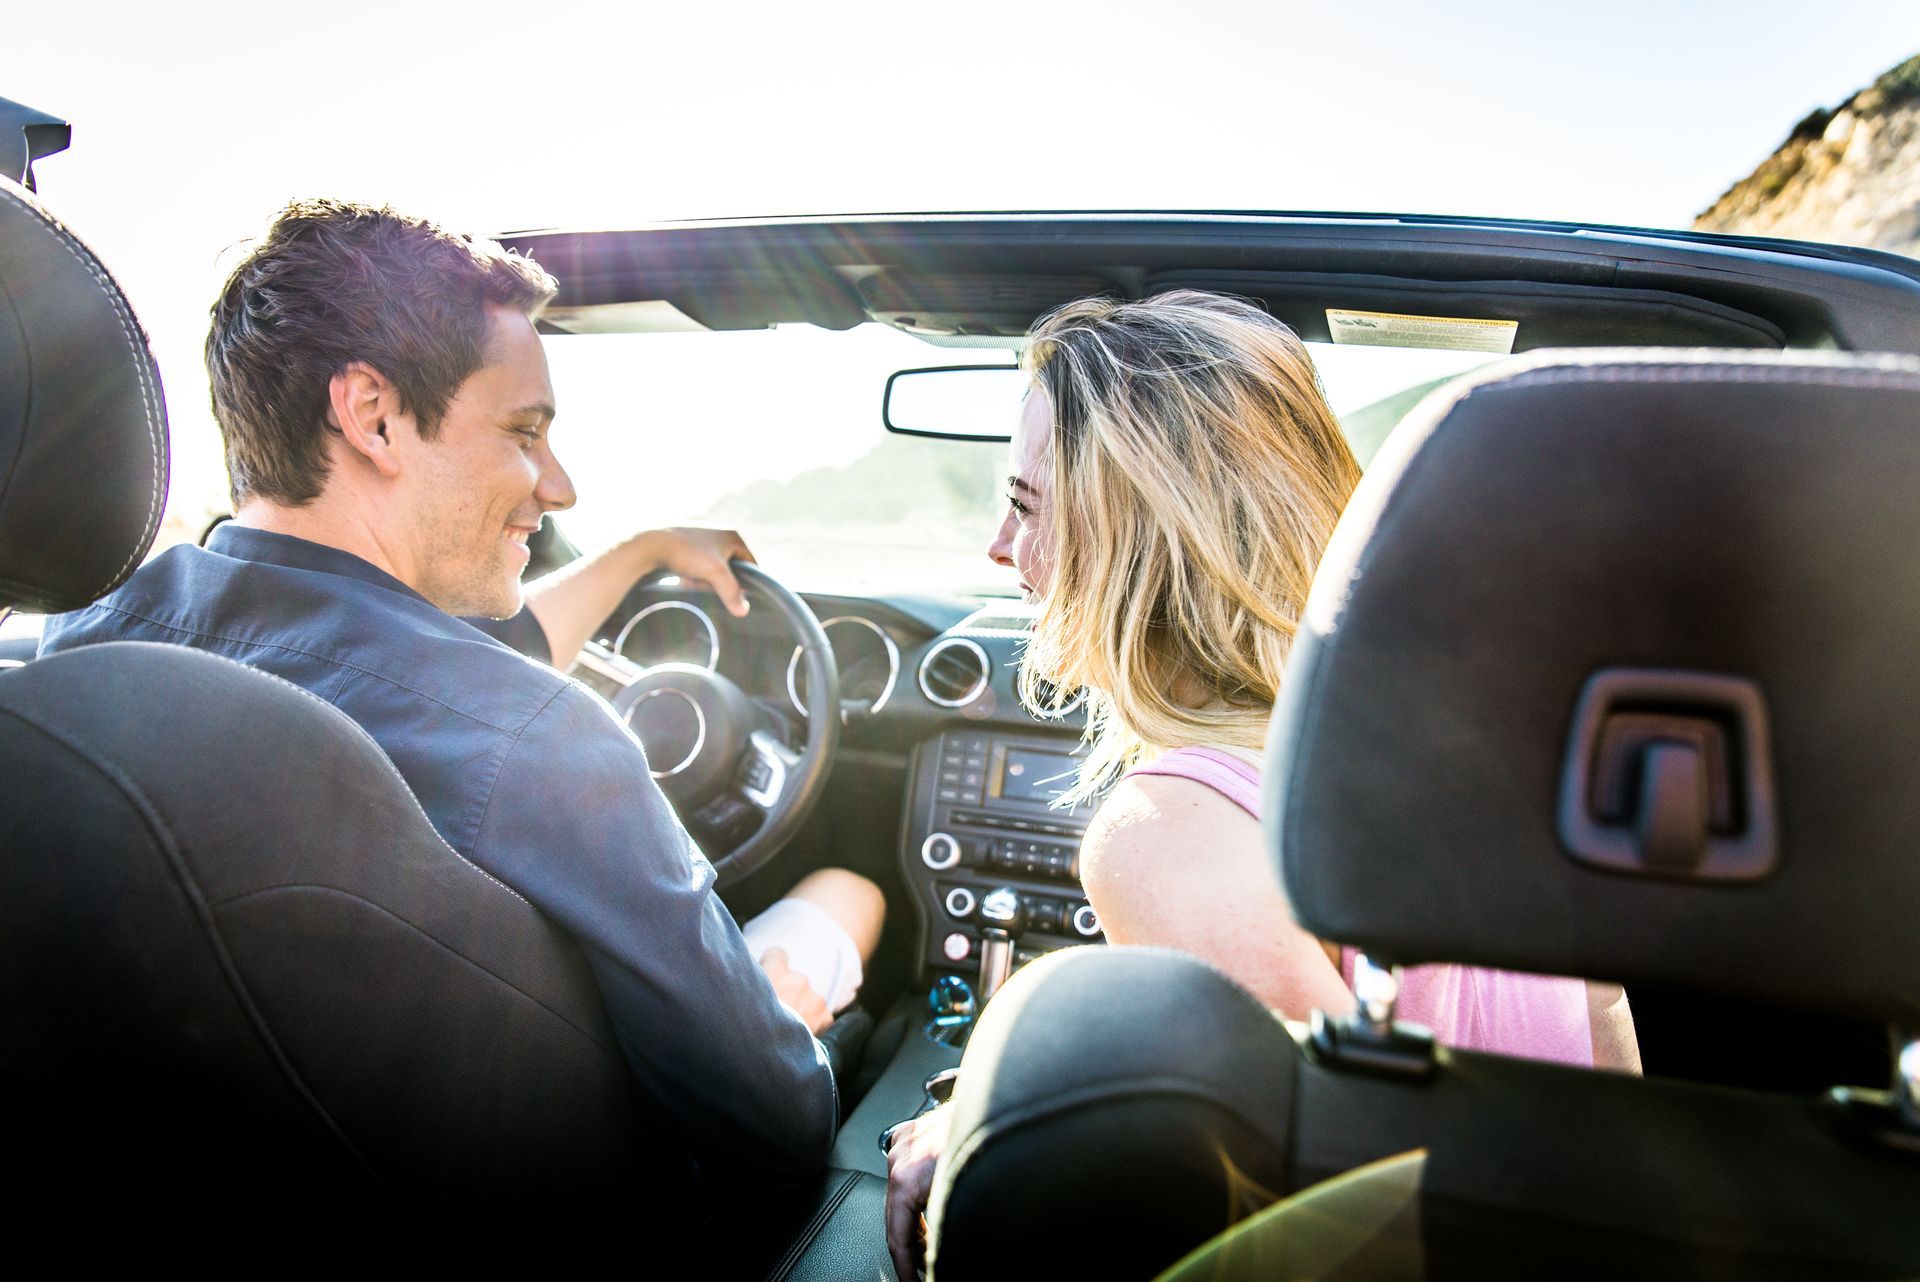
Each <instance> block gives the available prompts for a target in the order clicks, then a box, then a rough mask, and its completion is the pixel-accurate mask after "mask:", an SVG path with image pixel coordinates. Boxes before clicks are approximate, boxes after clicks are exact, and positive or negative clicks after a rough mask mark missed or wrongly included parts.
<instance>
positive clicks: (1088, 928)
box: [1073, 904, 1100, 939]
mask: <svg viewBox="0 0 1920 1282" xmlns="http://www.w3.org/2000/svg"><path fill="white" fill-rule="evenodd" d="M1073 929H1074V932H1075V933H1076V934H1078V935H1080V936H1082V937H1083V938H1086V939H1092V938H1093V937H1094V936H1095V935H1097V934H1099V933H1100V914H1099V913H1096V912H1095V911H1093V905H1092V904H1081V905H1080V906H1079V907H1078V908H1076V909H1074V910H1073Z"/></svg>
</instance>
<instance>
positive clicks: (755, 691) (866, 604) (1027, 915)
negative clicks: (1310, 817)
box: [577, 580, 1101, 981]
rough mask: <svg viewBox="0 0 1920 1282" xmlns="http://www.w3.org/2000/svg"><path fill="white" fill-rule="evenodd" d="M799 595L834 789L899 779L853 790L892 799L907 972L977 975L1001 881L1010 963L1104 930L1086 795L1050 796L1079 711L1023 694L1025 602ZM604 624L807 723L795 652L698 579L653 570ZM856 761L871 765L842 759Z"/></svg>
mask: <svg viewBox="0 0 1920 1282" xmlns="http://www.w3.org/2000/svg"><path fill="white" fill-rule="evenodd" d="M803 595H804V599H805V600H806V602H807V604H808V605H809V607H811V608H812V610H813V612H814V614H815V616H816V617H817V618H819V619H820V621H821V625H822V627H823V629H824V630H825V632H826V634H827V637H828V640H829V641H830V642H831V644H832V646H833V653H834V660H835V663H836V666H837V667H838V669H839V675H840V682H841V715H842V720H843V728H842V733H841V740H840V749H839V758H838V759H837V762H836V764H837V766H838V767H840V769H841V771H843V772H844V773H845V774H846V775H847V776H848V780H849V781H848V782H847V783H846V784H844V785H843V786H844V787H847V788H860V787H880V786H884V787H885V788H886V789H887V790H888V792H889V793H894V794H897V795H890V796H887V797H866V798H863V799H862V801H861V804H864V805H866V806H868V807H869V808H874V807H876V806H877V805H878V804H879V803H881V802H883V801H884V802H886V803H889V804H892V805H895V806H897V807H898V809H899V826H898V837H897V849H895V850H894V851H893V852H892V864H893V867H894V868H895V869H896V870H897V872H898V874H899V877H900V879H901V882H902V883H903V884H904V887H905V891H906V895H907V898H908V899H909V901H910V902H911V906H912V914H913V918H914V920H913V922H912V930H911V935H912V938H913V941H914V944H913V948H914V957H915V967H916V972H917V976H918V977H919V978H921V979H926V978H929V977H933V976H937V975H942V974H952V975H959V976H961V977H963V978H966V979H968V980H970V981H971V980H972V979H973V978H974V976H975V975H977V973H978V970H979V960H980V952H981V939H982V934H981V932H982V905H983V901H984V900H985V899H986V898H987V896H988V895H989V894H991V893H992V892H993V891H996V890H999V889H1002V888H1005V889H1007V890H1010V891H1012V892H1013V894H1014V895H1015V896H1017V899H1018V903H1019V905H1020V910H1021V911H1020V917H1021V919H1022V920H1021V923H1020V927H1019V929H1018V931H1017V941H1016V946H1015V952H1014V956H1015V962H1016V964H1019V963H1022V962H1025V961H1028V960H1030V959H1032V958H1033V957H1035V956H1038V955H1040V954H1042V953H1045V952H1048V951H1051V950H1053V949H1056V948H1062V947H1066V946H1068V945H1071V944H1082V943H1089V942H1094V941H1098V940H1099V939H1101V933H1100V927H1099V921H1098V919H1097V917H1096V916H1095V914H1094V911H1093V909H1092V908H1091V907H1090V906H1089V905H1088V903H1087V901H1086V897H1085V896H1084V895H1083V894H1082V893H1081V890H1080V883H1079V852H1080V841H1081V838H1082V836H1083V834H1084V833H1085V831H1086V826H1087V821H1088V819H1089V818H1090V816H1091V813H1092V807H1091V806H1089V805H1086V804H1082V805H1080V806H1078V807H1075V808H1071V809H1068V808H1061V807H1059V806H1057V805H1055V804H1054V803H1055V799H1056V797H1057V796H1058V795H1059V794H1060V793H1061V792H1062V791H1063V790H1064V789H1065V787H1066V786H1067V783H1068V781H1069V778H1070V776H1071V774H1072V772H1073V770H1074V769H1075V766H1076V764H1077V763H1076V753H1077V751H1078V749H1079V745H1080V737H1081V734H1082V732H1083V730H1084V729H1085V724H1086V723H1085V718H1084V714H1083V711H1082V708H1081V701H1080V700H1078V699H1072V698H1068V699H1060V698H1057V697H1056V698H1055V699H1053V700H1051V701H1050V702H1051V703H1053V704H1056V705H1059V706H1057V707H1043V708H1030V707H1029V706H1027V704H1026V703H1024V702H1023V701H1022V699H1021V696H1020V690H1019V675H1020V661H1021V655H1022V652H1023V650H1024V648H1025V643H1026V639H1027V634H1028V630H1029V628H1030V627H1031V624H1032V611H1031V610H1030V609H1029V608H1028V607H1026V606H1024V605H1022V604H1021V603H1018V602H1011V601H995V602H991V603H989V604H987V605H985V606H982V605H981V604H980V602H978V601H977V600H953V599H948V598H939V597H911V596H902V597H891V598H870V597H850V596H834V595H827V594H814V593H807V594H803ZM602 633H603V635H601V636H600V637H599V640H600V641H601V642H602V644H604V645H606V646H607V647H608V648H610V649H613V650H616V651H618V652H619V653H620V654H621V655H622V656H624V657H625V658H627V659H629V660H631V661H633V662H634V663H637V664H640V665H642V666H651V665H654V664H658V663H666V662H678V663H690V664H695V665H698V666H701V667H705V668H708V669H709V670H712V671H716V672H718V673H720V674H721V675H723V676H725V677H727V678H728V679H729V680H731V681H732V682H734V683H735V684H736V685H738V686H739V687H740V688H741V689H742V690H743V691H745V692H746V693H747V694H748V695H749V696H750V697H751V698H753V699H754V700H755V701H756V702H758V703H760V704H761V705H762V706H764V707H766V708H768V709H770V710H778V711H779V713H780V714H781V715H782V716H783V717H784V718H786V719H787V720H788V722H789V723H791V724H792V725H793V726H794V727H795V728H796V732H797V735H803V734H804V725H803V718H804V717H805V715H806V714H805V707H806V684H805V682H806V676H805V671H804V666H803V665H801V664H799V663H798V662H796V660H797V659H798V657H799V648H798V646H797V645H796V644H795V642H794V639H793V638H792V637H791V636H790V635H788V634H787V632H786V631H785V629H784V626H783V625H782V624H781V623H780V622H779V620H778V619H776V618H775V617H774V613H773V612H772V611H770V610H769V611H762V612H758V613H751V614H749V615H748V616H747V617H746V618H744V619H736V618H734V617H733V616H731V615H729V614H727V613H726V612H725V611H724V610H723V609H722V608H721V607H720V606H719V603H718V602H717V600H715V599H714V598H713V597H712V596H711V594H708V593H705V592H701V591H696V590H692V589H687V588H683V587H681V586H679V585H677V584H675V583H674V582H673V581H671V580H668V581H666V582H664V583H655V584H650V585H648V586H646V587H644V588H641V589H638V590H636V592H635V593H634V594H633V595H631V596H630V597H629V598H628V600H627V602H625V603H624V604H623V606H622V608H621V610H620V611H619V612H618V613H616V614H615V615H614V616H612V617H611V618H609V619H608V621H607V623H606V625H605V626H604V627H603V629H602ZM577 675H580V676H581V677H582V679H583V680H587V681H588V682H589V684H595V680H594V678H593V676H592V674H590V673H585V672H581V673H578V674H577ZM602 692H603V693H611V691H609V690H606V689H605V688H603V691H602ZM856 764H857V765H863V766H868V767H872V768H871V769H867V770H861V771H857V772H856V771H854V770H850V769H847V767H849V766H850V765H856ZM869 780H871V781H876V782H874V783H871V784H869V783H867V782H865V781H869ZM877 781H884V783H881V782H877ZM1002 902H1004V900H1003V901H1002Z"/></svg>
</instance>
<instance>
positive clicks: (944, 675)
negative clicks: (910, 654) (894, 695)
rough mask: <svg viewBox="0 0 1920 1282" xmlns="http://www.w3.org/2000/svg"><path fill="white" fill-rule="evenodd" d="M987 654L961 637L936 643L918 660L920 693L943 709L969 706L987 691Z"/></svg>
mask: <svg viewBox="0 0 1920 1282" xmlns="http://www.w3.org/2000/svg"><path fill="white" fill-rule="evenodd" d="M991 671H992V665H991V664H989V663H988V661H987V652H986V651H985V650H982V649H981V648H980V646H979V644H978V643H977V642H973V641H969V640H967V639H966V638H965V637H948V638H946V639H945V640H944V641H936V642H935V643H934V646H933V648H932V649H931V650H928V651H927V655H926V657H925V658H924V659H922V660H920V670H919V673H918V680H919V682H920V693H921V694H924V695H926V696H927V698H928V699H929V700H930V701H932V702H934V703H937V704H939V705H940V706H941V707H943V708H958V707H961V706H963V705H965V704H969V703H972V702H973V701H974V700H975V699H978V698H979V697H980V694H981V692H982V691H984V690H985V689H986V688H987V676H988V674H989V673H990V672H991Z"/></svg>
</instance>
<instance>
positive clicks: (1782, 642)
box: [1266, 351, 1920, 1027]
mask: <svg viewBox="0 0 1920 1282" xmlns="http://www.w3.org/2000/svg"><path fill="white" fill-rule="evenodd" d="M1916 493H1920V362H1916V361H1914V360H1912V359H1910V358H1894V357H1850V356H1840V355H1828V354H1792V355H1755V354H1748V353H1717V352H1660V351H1646V352H1620V351H1606V352H1570V353H1568V352H1563V353H1558V354H1552V355H1548V356H1545V357H1543V358H1539V359H1533V358H1528V359H1522V360H1519V361H1515V362H1511V363H1507V364H1504V365H1502V366H1500V367H1497V368H1496V369H1493V370H1489V371H1487V372H1485V373H1483V374H1481V375H1478V376H1476V377H1474V378H1472V379H1471V380H1469V381H1468V382H1466V383H1465V384H1463V385H1462V386H1460V387H1458V388H1456V389H1451V390H1448V391H1445V392H1441V393H1438V394H1436V396H1435V397H1434V398H1432V399H1430V400H1429V401H1428V402H1427V403H1426V404H1425V405H1423V406H1422V407H1421V408H1420V409H1419V410H1416V411H1415V413H1414V415H1413V416H1412V417H1411V418H1410V419H1409V420H1408V421H1407V422H1406V423H1404V424H1403V425H1402V426H1401V427H1400V428H1399V429H1398V430H1397V431H1396V432H1395V434H1394V436H1393V437H1392V438H1390V439H1389V441H1388V443H1387V445H1386V447H1385V448H1384V449H1383V450H1382V452H1381V455H1380V457H1379V458H1378V459H1377V460H1376V461H1375V463H1374V464H1373V467H1372V469H1371V470H1370V471H1369V473H1368V475H1367V477H1366V479H1365V481H1364V482H1363V483H1362V484H1361V487H1360V490H1359V492H1358V493H1357V494H1356V495H1355V497H1354V501H1353V503H1352V505H1351V506H1350V508H1349V509H1348V511H1347V513H1346V515H1345V516H1344V517H1343V518H1342V521H1341V523H1340V526H1339V529H1338V531H1337V533H1336V534H1335V536H1334V539H1333V542H1332V545H1331V546H1330V548H1329V549H1328V552H1327V555H1326V558H1325V560H1324V561H1323V562H1322V564H1321V567H1320V570H1319V574H1318V576H1317V577H1316V580H1315V583H1314V587H1313V591H1312V593H1311V595H1310V598H1309V601H1308V605H1307V608H1306V613H1305V623H1306V626H1305V627H1303V629H1302V631H1301V635H1300V637H1299V640H1298V641H1297V643H1296V645H1295V649H1294V651H1293V655H1292V658H1291V660H1290V662H1289V665H1288V671H1287V675H1286V682H1285V690H1284V692H1283V694H1282V697H1281V702H1280V705H1279V707H1278V708H1277V709H1276V712H1275V719H1274V725H1273V732H1272V737H1271V740H1270V744H1269V748H1270V753H1269V769H1268V771H1267V789H1268V791H1267V797H1266V813H1267V817H1268V831H1269V835H1270V837H1271V838H1272V840H1273V841H1274V842H1275V843H1276V846H1277V853H1278V856H1279V859H1280V862H1281V868H1282V873H1283V876H1284V878H1285V882H1286V888H1287V892H1288V894H1289V896H1290V897H1291V899H1292V902H1293V904H1294V906H1295V909H1296V911H1297V912H1298V914H1299V916H1300V918H1301V920H1302V921H1303V923H1304V924H1305V925H1306V926H1307V928H1308V929H1310V930H1312V931H1313V932H1314V933H1316V934H1318V935H1320V936H1322V937H1324V938H1327V939H1333V940H1338V941H1341V942H1343V943H1348V944H1353V945H1356V946H1359V947H1361V948H1363V949H1366V950H1367V951H1369V952H1370V953H1373V954H1377V955H1379V956H1381V957H1383V958H1386V959H1389V960H1392V961H1396V962H1401V963H1415V962H1423V961H1441V960H1444V961H1456V962H1465V963H1471V964H1480V965H1489V966H1500V967H1507V968H1512V969H1517V970H1531V971H1539V972H1546V973H1555V974H1569V975H1583V976H1587V977H1591V978H1603V979H1614V980H1620V981H1624V982H1626V983H1628V984H1632V983H1635V982H1645V983H1653V984H1659V985H1668V986H1674V987H1686V988H1691V989H1694V990H1696V991H1701V992H1709V993H1719V994H1723V995H1728V996H1736V997H1748V998H1754V999H1759V1000H1764V1001H1768V1002H1771V1003H1775V1004H1780V1005H1788V1006H1802V1007H1806V1008H1812V1009H1825V1010H1829V1011H1833V1012H1835V1013H1847V1014H1852V1015H1855V1016H1859V1017H1863V1018H1869V1019H1874V1020H1879V1021H1883V1022H1898V1023H1903V1024H1906V1025H1907V1026H1909V1027H1912V1026H1920V931H1917V930H1915V929H1914V927H1913V916H1914V911H1915V906H1916V905H1920V785H1916V780H1920V499H1917V498H1916Z"/></svg>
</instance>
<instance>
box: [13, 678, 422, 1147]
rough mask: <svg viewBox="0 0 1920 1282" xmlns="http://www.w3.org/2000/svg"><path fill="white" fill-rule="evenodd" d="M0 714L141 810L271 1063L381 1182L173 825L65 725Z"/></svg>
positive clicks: (17, 714)
mask: <svg viewBox="0 0 1920 1282" xmlns="http://www.w3.org/2000/svg"><path fill="white" fill-rule="evenodd" d="M0 715H5V716H10V717H12V718H14V719H15V720H16V721H19V722H21V723H22V724H24V725H26V726H29V727H31V728H32V729H34V730H37V731H39V732H40V733H41V734H43V735H45V736H46V737H47V738H49V739H52V740H53V741H54V742H55V743H58V744H60V745H61V746H62V747H64V748H66V749H67V751H69V752H71V753H73V754H74V755H75V756H76V757H79V758H80V759H81V760H82V761H83V762H85V763H86V764H87V765H89V766H91V767H92V768H93V769H95V770H97V771H99V772H100V773H101V774H102V775H104V776H106V777H107V778H108V779H110V780H111V781H112V782H113V783H114V784H115V785H116V786H117V787H118V788H119V790H120V794H121V795H122V796H123V797H125V798H126V799H127V801H129V802H130V803H132V805H133V807H134V810H135V812H136V813H137V814H139V815H140V817H141V819H142V821H143V822H144V823H145V824H146V825H147V828H148V831H150V832H151V833H152V834H153V835H154V837H155V838H156V839H158V842H159V846H160V849H161V851H162V852H163V853H164V855H165V856H166V860H167V864H168V867H169V868H170V869H171V871H172V873H173V876H174V881H175V883H176V885H177V886H178V887H179V889H180V891H181V893H182V894H183V895H184V896H185V897H186V900H187V902H188V904H189V905H190V907H191V908H192V910H193V913H194V916H195V917H196V918H197V919H198V920H199V922H200V928H201V931H202V932H203V933H204V935H205V937H206V940H207V945H208V947H209V948H210V949H211V950H212V952H213V954H214V959H215V961H216V962H217V964H218V965H219V967H220V969H221V972H222V973H223V974H224V975H225V976H226V978H227V983H228V985H229V987H230V988H231V989H232V991H233V995H234V997H235V999H236V1000H237V1001H239V1003H240V1006H241V1009H242V1010H243V1011H245V1013H246V1016H247V1022H248V1023H249V1024H251V1025H252V1026H253V1030H254V1035H255V1036H257V1037H258V1038H260V1040H261V1042H262V1043H264V1045H265V1047H266V1049H267V1053H268V1054H269V1055H271V1056H272V1057H273V1059H274V1062H275V1063H276V1064H278V1065H279V1067H280V1071H281V1072H282V1073H284V1074H285V1075H286V1076H287V1078H288V1080H289V1082H290V1083H291V1085H292V1086H293V1088H294V1089H295V1090H296V1091H297V1092H298V1093H299V1094H300V1096H301V1097H302V1098H303V1099H305V1100H306V1102H307V1104H308V1106H309V1107H310V1108H312V1109H313V1110H314V1112H315V1113H317V1114H318V1115H319V1117H320V1120H321V1121H322V1122H323V1123H324V1124H325V1125H326V1127H327V1129H328V1130H330V1131H332V1132H333V1135H334V1138H336V1139H338V1140H339V1141H340V1143H341V1144H342V1145H343V1146H345V1148H346V1150H347V1151H348V1152H349V1153H351V1154H352V1155H353V1156H354V1158H355V1159H356V1160H357V1161H358V1162H359V1163H360V1165H361V1167H362V1168H363V1169H364V1170H365V1171H366V1173H367V1176H368V1178H370V1179H372V1180H373V1181H374V1182H375V1183H376V1184H381V1183H384V1181H382V1180H381V1178H380V1176H379V1174H378V1173H377V1172H375V1171H374V1169H373V1166H372V1164H371V1163H370V1162H368V1160H367V1158H366V1156H365V1155H364V1154H362V1153H361V1152H360V1149H359V1147H358V1146H357V1145H356V1144H354V1142H353V1140H352V1139H351V1138H349V1137H348V1136H347V1134H346V1132H345V1131H343V1130H342V1129H341V1127H340V1124H339V1122H338V1121H337V1120H336V1119H335V1118H334V1116H333V1114H332V1113H331V1112H330V1111H328V1109H327V1106H326V1105H325V1104H323V1103H321V1102H320V1099H319V1097H318V1096H317V1095H315V1094H314V1093H313V1090H312V1088H311V1087H309V1086H308V1085H307V1082H306V1080H305V1079H304V1078H303V1077H302V1076H301V1075H300V1072H299V1070H298V1069H296V1068H294V1066H293V1061H292V1060H291V1059H290V1058H288V1056H287V1054H286V1051H285V1050H284V1049H283V1048H282V1047H281V1045H280V1042H279V1039H278V1038H277V1037H275V1036H274V1034H273V1030H272V1029H271V1028H269V1027H268V1026H267V1020H266V1016H265V1014H264V1013H262V1012H261V1010H260V1008H259V1006H258V1005H257V1004H256V1003H255V1002H254V1000H253V994H252V993H251V992H250V991H249V990H248V988H247V985H246V982H245V980H243V979H242V978H241V976H240V972H239V968H238V967H237V966H236V965H235V964H234V961H233V958H232V956H231V954H229V953H228V951H227V947H226V941H225V939H224V938H223V937H222V935H221V932H220V926H219V923H218V922H217V921H215V920H214V917H213V910H212V908H211V906H210V905H209V904H208V903H207V900H206V897H205V896H204V895H202V894H201V893H200V887H199V883H198V882H197V881H196V880H195V879H194V877H193V876H192V874H191V872H190V871H189V870H188V868H187V867H186V862H185V860H184V859H182V858H181V856H180V851H179V847H178V844H177V843H176V842H175V840H174V837H173V831H172V829H171V828H169V827H168V826H167V822H166V820H165V819H163V818H162V817H161V815H160V813H159V810H158V808H157V807H155V806H154V805H153V803H152V802H151V801H150V800H149V799H148V797H147V795H146V793H145V791H144V790H142V789H141V788H140V787H139V785H138V784H136V783H135V782H134V781H133V780H132V779H130V778H129V777H128V776H127V775H126V774H125V772H123V771H122V770H121V769H120V768H119V766H117V765H116V764H114V763H113V762H112V761H110V760H108V759H107V758H106V756H105V754H103V753H99V752H97V751H95V750H94V749H92V748H91V747H89V746H87V745H86V744H85V743H83V742H82V741H81V740H79V739H78V738H76V737H75V736H73V735H70V734H68V733H67V732H66V731H64V730H63V729H56V728H55V727H53V726H50V725H47V724H46V723H45V722H43V721H41V720H40V719H39V718H37V717H33V716H29V715H28V714H27V713H25V712H23V711H22V710H21V709H19V708H14V707H0Z"/></svg>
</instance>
